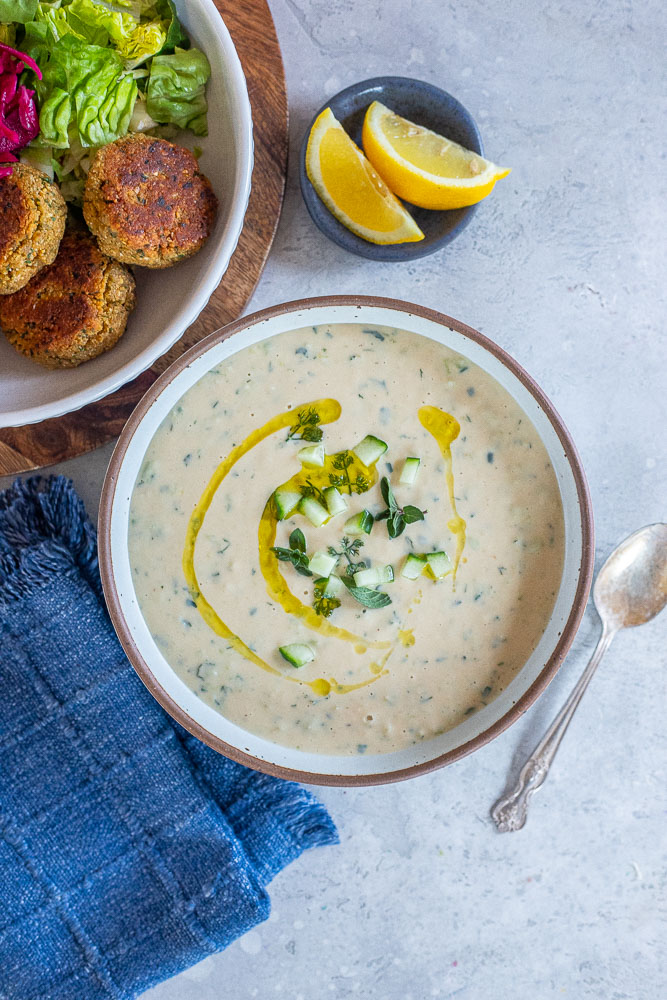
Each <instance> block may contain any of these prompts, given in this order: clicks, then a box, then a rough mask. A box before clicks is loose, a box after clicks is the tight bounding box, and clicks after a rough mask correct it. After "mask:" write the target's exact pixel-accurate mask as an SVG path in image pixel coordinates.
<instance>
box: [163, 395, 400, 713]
mask: <svg viewBox="0 0 667 1000" xmlns="http://www.w3.org/2000/svg"><path fill="white" fill-rule="evenodd" d="M309 407H314V408H315V409H316V410H317V412H318V413H319V415H320V418H321V420H320V422H321V423H331V422H333V421H334V420H338V418H339V417H340V413H341V408H340V403H338V401H337V400H335V399H320V400H316V401H315V402H313V403H305V404H303V407H299V408H298V409H306V408H309ZM294 415H295V411H294V410H288V411H286V412H284V413H280V414H278V415H277V416H275V417H272V418H271V420H269V421H267V422H266V423H265V424H264V425H263V426H262V427H259V428H257V429H256V430H254V431H252V433H251V434H249V435H248V437H246V438H245V440H244V441H242V442H241V444H239V445H237V446H236V447H235V448H233V449H232V450H231V451H230V453H229V455H227V457H226V458H224V459H223V460H222V462H220V464H219V465H218V467H217V469H216V470H215V472H214V473H213V475H212V476H211V479H210V480H209V482H208V484H207V486H206V489H205V490H204V492H203V493H202V495H201V497H200V499H199V501H198V503H197V504H196V506H195V508H194V510H193V512H192V514H191V516H190V520H189V521H188V527H187V530H186V535H185V547H184V549H183V562H182V566H183V574H184V576H185V580H186V583H187V586H188V590H189V592H190V597H191V599H192V601H194V603H195V605H196V607H197V610H198V611H199V613H200V615H201V616H202V618H203V619H204V621H205V622H206V624H207V625H208V626H209V628H211V629H212V630H213V631H214V632H215V633H216V634H217V635H219V636H221V637H222V638H223V639H225V640H226V641H227V642H228V643H229V645H230V646H231V647H232V649H234V650H235V651H236V652H237V653H239V654H240V655H241V656H243V657H244V658H245V659H247V660H249V661H250V662H251V663H254V664H255V665H256V666H258V667H261V669H262V670H265V671H267V673H270V674H273V675H274V676H276V677H280V678H282V679H283V680H287V681H291V682H292V683H294V684H301V685H304V686H306V687H309V688H310V689H311V690H312V691H313V693H314V694H316V695H318V696H319V697H325V696H326V695H328V694H330V693H331V692H333V693H334V694H347V693H349V692H350V691H356V690H358V689H359V688H362V687H366V686H367V685H368V684H373V683H374V682H375V681H376V680H378V679H379V678H380V677H381V676H383V674H385V673H387V671H386V670H384V669H382V668H383V666H384V663H385V662H386V660H387V659H388V657H389V653H387V655H386V657H385V658H384V659H383V661H382V665H381V666H380V669H378V665H377V664H372V667H371V670H372V674H373V676H371V677H370V678H368V679H367V680H365V681H361V682H360V683H358V684H341V683H339V682H338V681H337V680H336V679H335V678H334V677H331V678H330V679H329V680H326V678H324V677H318V678H317V679H316V680H314V681H306V680H302V679H301V678H299V677H292V676H291V675H290V674H284V673H282V672H281V671H280V670H277V669H276V668H275V667H272V666H271V665H270V664H269V663H267V662H266V661H265V660H263V659H262V658H261V657H260V656H258V655H257V653H255V652H254V651H253V650H252V649H250V647H249V646H247V645H246V643H245V642H244V641H243V640H242V639H241V638H240V637H239V636H238V635H236V634H235V633H234V632H232V630H231V629H230V628H229V626H228V625H227V624H226V623H225V622H224V621H223V620H222V618H220V616H219V615H218V613H217V611H216V610H215V608H214V607H213V606H212V605H211V604H210V603H209V601H207V599H206V597H205V596H204V594H203V593H202V590H201V587H200V585H199V580H198V579H197V574H196V572H195V566H194V560H195V546H196V544H197V535H198V534H199V532H200V530H201V528H202V526H203V524H204V518H205V517H206V514H207V512H208V509H209V507H210V506H211V503H212V502H213V498H214V497H215V494H216V493H217V491H218V489H219V488H220V486H221V485H222V483H223V481H224V479H225V478H226V477H227V475H228V474H229V473H230V471H231V470H232V469H233V467H234V466H235V465H236V463H237V462H238V461H239V460H240V459H241V458H243V456H244V455H246V454H247V453H248V452H249V451H250V450H251V449H252V448H254V447H256V446H257V445H258V444H260V443H261V442H262V441H264V440H265V439H266V438H267V437H270V435H271V434H275V433H276V431H279V430H281V429H283V428H285V427H290V426H291V425H292V424H293V423H294ZM332 457H333V456H332ZM358 464H359V465H360V466H361V463H358ZM351 468H352V467H351V466H350V469H351ZM362 468H363V469H366V467H365V466H363V467H362ZM369 471H371V470H366V472H369ZM373 471H374V470H373ZM355 474H356V469H355ZM293 478H295V479H296V478H298V476H296V477H293ZM326 485H327V486H328V485H329V482H328V480H327V483H326ZM271 504H272V501H270V502H269V504H267V508H268V507H269V506H270V505H271ZM264 515H266V509H265V512H264ZM274 519H275V515H274ZM268 531H269V533H270V529H268ZM263 532H264V533H265V534H266V537H267V538H268V537H269V535H268V534H267V524H266V523H265V516H263V517H262V520H261V522H260V562H261V561H262V541H261V539H262V536H263ZM273 538H274V539H275V525H274V526H273ZM270 544H272V543H270ZM269 551H270V545H269ZM274 561H275V560H274ZM262 571H263V572H264V570H262ZM279 576H280V578H281V579H282V575H281V574H279ZM265 579H266V575H265ZM283 583H284V581H283ZM285 589H287V587H286V585H285ZM294 600H296V598H294ZM297 604H300V602H298V601H297ZM301 606H302V607H304V606H303V605H301ZM305 610H306V611H310V610H311V609H309V608H306V609H305ZM313 614H315V612H313ZM316 617H317V616H316ZM326 624H328V623H326ZM330 627H331V628H333V626H330ZM335 632H336V633H338V632H343V633H344V630H343V629H336V630H335ZM327 634H329V633H328V632H327ZM347 636H349V637H350V638H349V639H348V641H354V642H360V641H362V640H360V639H359V637H358V636H354V635H352V633H345V636H344V637H347ZM341 637H343V636H341ZM365 645H376V646H377V645H379V644H377V643H375V644H373V643H365ZM387 645H390V644H389V643H385V644H384V648H386V646H387ZM389 652H390V653H391V650H390V651H389Z"/></svg>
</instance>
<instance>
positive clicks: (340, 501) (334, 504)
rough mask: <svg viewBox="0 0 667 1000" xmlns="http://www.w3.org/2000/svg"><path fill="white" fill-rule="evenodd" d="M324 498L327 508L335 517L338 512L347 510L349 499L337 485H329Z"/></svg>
mask: <svg viewBox="0 0 667 1000" xmlns="http://www.w3.org/2000/svg"><path fill="white" fill-rule="evenodd" d="M324 500H325V502H326V505H327V510H328V511H329V513H330V514H331V516H332V517H335V516H336V514H342V513H343V511H345V510H347V500H346V499H345V497H344V496H343V495H342V494H341V493H339V492H338V490H337V489H336V487H335V486H327V488H326V490H325V491H324Z"/></svg>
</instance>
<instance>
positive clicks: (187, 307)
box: [0, 0, 253, 427]
mask: <svg viewBox="0 0 667 1000" xmlns="http://www.w3.org/2000/svg"><path fill="white" fill-rule="evenodd" d="M176 6H177V8H178V13H179V17H180V18H181V21H182V23H183V25H184V27H185V29H186V31H187V32H188V35H189V36H190V38H191V39H192V42H193V44H194V45H197V46H198V47H199V48H201V49H202V50H203V51H204V52H205V53H206V55H207V56H208V59H209V61H210V63H211V79H210V80H209V83H208V87H207V97H208V103H209V111H208V124H209V134H208V136H207V137H205V138H199V137H194V138H193V137H189V133H186V132H184V133H182V135H181V136H179V137H178V138H177V139H176V141H177V142H181V143H182V144H183V145H189V146H190V147H191V148H192V147H193V146H194V145H199V146H201V148H202V149H203V151H204V152H203V155H202V157H201V160H200V163H201V167H202V170H203V172H204V173H205V174H207V175H208V177H209V178H210V180H211V183H212V185H213V189H214V191H215V193H216V195H217V196H218V199H219V202H220V210H219V214H218V220H217V223H216V227H215V229H214V231H213V234H212V235H211V238H210V239H209V241H208V242H207V243H206V245H205V247H204V248H203V250H201V251H200V253H198V254H197V255H196V256H195V257H192V258H191V259H190V260H187V261H184V262H183V263H182V264H178V265H176V266H175V267H173V268H169V269H168V270H166V271H149V270H147V269H146V268H138V269H136V270H135V274H136V278H137V308H136V309H135V310H134V312H133V313H132V315H131V316H130V321H129V323H128V327H127V330H126V332H125V334H124V336H123V337H122V338H121V339H120V341H119V342H118V344H117V345H116V346H115V347H114V348H113V349H112V350H111V351H108V352H107V353H106V354H102V355H101V356H100V357H98V358H95V359H94V360H92V361H88V362H87V363H86V364H83V365H80V366H79V367H78V368H72V369H67V370H60V371H49V370H47V369H46V368H42V367H40V366H39V365H37V364H35V363H34V362H33V361H30V360H29V359H28V358H24V357H23V356H22V355H20V354H19V353H18V352H17V351H15V350H14V349H13V348H12V347H11V346H10V345H9V344H8V343H7V341H6V340H5V338H4V337H3V336H0V427H13V426H17V425H21V424H26V423H35V422H36V421H38V420H45V419H46V418H47V417H56V416H58V415H60V414H61V413H67V412H69V411H70V410H76V409H78V408H79V407H80V406H84V405H85V404H86V403H90V402H92V401H93V400H95V399H101V398H102V397H103V396H106V395H108V394H109V393H110V392H113V391H114V390H115V389H118V388H119V386H121V385H123V384H124V383H125V382H129V381H130V379H133V378H135V377H136V376H137V375H139V374H140V372H142V371H144V370H145V369H146V368H148V367H150V365H152V363H153V362H154V361H155V360H156V358H159V357H160V355H161V354H164V353H165V351H167V350H169V348H170V347H171V346H172V344H174V343H175V342H176V341H177V340H178V338H179V337H180V336H181V334H182V333H183V332H184V331H185V330H186V329H187V327H188V326H190V324H191V323H192V322H194V320H195V319H196V318H197V316H198V315H199V313H200V312H201V311H202V309H203V308H204V306H205V305H206V303H207V302H208V300H209V298H210V296H211V294H212V293H213V291H214V290H215V289H216V288H217V286H218V285H219V284H220V280H221V278H222V276H223V274H224V273H225V271H226V270H227V265H228V264H229V261H230V259H231V256H232V254H233V252H234V250H235V248H236V244H237V243H238V239H239V236H240V235H241V229H242V227H243V219H244V216H245V212H246V208H247V205H248V198H249V196H250V178H251V174H252V162H253V148H252V114H251V110H250V101H249V100H248V90H247V87H246V81H245V76H244V74H243V70H242V68H241V63H240V62H239V58H238V55H237V54H236V49H235V48H234V43H233V42H232V39H231V36H230V34H229V32H228V31H227V28H226V27H225V25H224V22H223V20H222V18H221V17H220V14H219V13H218V11H217V9H216V7H215V5H214V4H213V0H187V2H186V0H176Z"/></svg>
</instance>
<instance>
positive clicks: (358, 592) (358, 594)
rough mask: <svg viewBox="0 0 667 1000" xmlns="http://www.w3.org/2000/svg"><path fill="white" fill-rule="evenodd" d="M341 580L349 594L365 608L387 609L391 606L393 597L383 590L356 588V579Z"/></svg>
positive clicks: (344, 578) (350, 577)
mask: <svg viewBox="0 0 667 1000" xmlns="http://www.w3.org/2000/svg"><path fill="white" fill-rule="evenodd" d="M341 580H342V581H343V583H344V584H345V586H346V587H347V590H348V593H349V594H350V595H351V596H352V597H354V599H355V601H359V604H363V605H364V607H365V608H372V609H375V608H386V607H387V605H388V604H391V597H390V596H389V594H385V593H384V591H382V590H372V589H371V588H370V587H355V585H354V577H352V576H341Z"/></svg>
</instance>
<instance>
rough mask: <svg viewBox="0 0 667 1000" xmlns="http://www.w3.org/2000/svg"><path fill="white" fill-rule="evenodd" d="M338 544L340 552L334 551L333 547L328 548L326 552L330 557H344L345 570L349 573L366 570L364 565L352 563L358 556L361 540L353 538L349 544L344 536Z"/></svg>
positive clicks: (348, 540) (362, 542)
mask: <svg viewBox="0 0 667 1000" xmlns="http://www.w3.org/2000/svg"><path fill="white" fill-rule="evenodd" d="M340 544H341V550H340V552H339V551H338V550H337V549H335V548H334V547H333V545H330V546H329V548H328V550H327V551H328V553H329V555H330V556H339V557H340V556H345V559H346V561H347V568H348V570H349V572H350V573H356V571H357V570H358V569H365V568H366V563H364V562H362V563H359V562H356V563H355V562H354V560H355V559H357V558H358V556H359V549H360V548H361V547H362V545H363V544H364V541H363V539H362V538H355V539H354V541H353V542H351V541H350V539H349V538H348V537H347V536H346V535H343V537H342V539H341V543H340Z"/></svg>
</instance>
